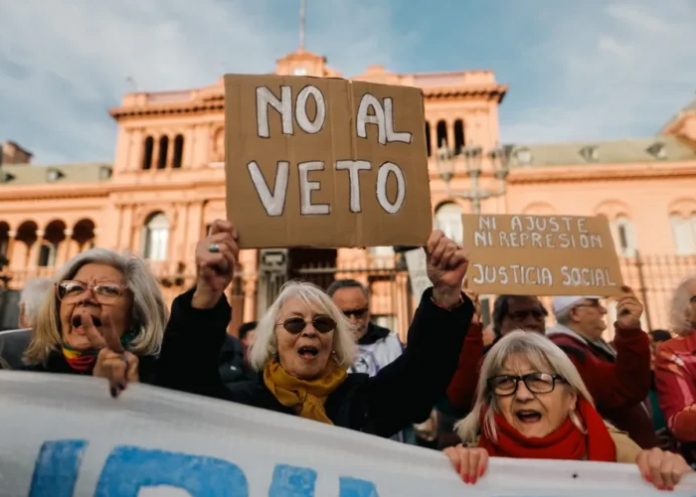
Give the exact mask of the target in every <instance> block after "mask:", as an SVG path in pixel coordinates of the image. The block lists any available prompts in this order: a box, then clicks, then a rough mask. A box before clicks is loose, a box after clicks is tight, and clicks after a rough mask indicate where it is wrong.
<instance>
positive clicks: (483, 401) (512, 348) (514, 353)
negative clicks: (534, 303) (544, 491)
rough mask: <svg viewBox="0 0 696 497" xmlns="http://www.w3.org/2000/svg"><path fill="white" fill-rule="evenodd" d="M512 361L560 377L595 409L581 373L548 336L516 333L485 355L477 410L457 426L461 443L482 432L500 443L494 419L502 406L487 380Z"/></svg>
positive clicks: (571, 415) (576, 421) (577, 419)
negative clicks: (521, 360) (522, 360)
mask: <svg viewBox="0 0 696 497" xmlns="http://www.w3.org/2000/svg"><path fill="white" fill-rule="evenodd" d="M513 357H524V358H525V359H526V360H527V361H529V364H530V365H531V366H532V368H533V369H534V370H536V371H544V370H546V371H547V372H551V373H556V374H559V375H561V376H562V377H563V378H564V379H565V381H566V384H563V387H565V388H568V389H569V390H570V392H575V394H577V395H579V396H581V397H583V398H585V400H587V401H588V402H590V403H591V404H593V405H594V403H593V401H592V396H591V395H590V392H589V391H588V390H587V387H586V386H585V383H584V382H583V381H582V377H581V376H580V373H578V370H577V369H576V368H575V365H574V364H573V363H572V362H571V360H570V359H569V358H568V356H567V355H566V354H565V352H563V351H562V350H561V349H560V348H559V347H558V346H557V345H556V344H554V343H553V342H552V341H551V340H549V339H548V338H546V337H545V336H542V335H540V334H538V333H528V332H525V331H522V330H515V331H512V332H510V333H508V334H507V335H505V336H504V337H503V338H501V339H500V340H499V341H498V342H497V343H496V344H495V345H494V346H493V347H492V348H491V350H490V351H489V352H488V354H486V358H485V359H484V361H483V365H482V366H481V371H480V373H479V380H478V384H477V386H476V401H475V403H474V407H473V409H472V410H471V412H470V413H469V415H468V416H466V417H465V418H464V419H462V420H461V421H459V422H458V423H457V424H456V426H455V428H456V430H457V434H458V435H459V437H460V438H461V439H462V440H464V441H467V442H468V441H473V440H474V439H475V438H476V436H477V435H478V434H479V433H480V432H481V431H483V432H484V433H485V434H486V436H487V437H488V438H489V439H490V440H493V441H496V440H497V430H496V424H495V415H496V414H497V413H499V412H500V406H499V405H498V401H497V396H496V395H494V394H493V392H492V391H491V389H490V388H489V386H488V379H489V378H492V377H493V376H496V375H499V374H500V373H501V372H502V371H503V369H504V368H505V365H506V363H507V361H508V359H510V358H513ZM549 370H550V371H549ZM484 410H485V415H484V418H483V422H481V420H480V418H481V413H482V412H483V411H484ZM570 418H571V420H572V421H573V423H575V425H576V426H577V427H578V428H579V429H580V430H581V431H584V427H583V426H582V423H581V422H580V420H579V418H578V416H577V415H575V413H574V412H573V413H571V414H570Z"/></svg>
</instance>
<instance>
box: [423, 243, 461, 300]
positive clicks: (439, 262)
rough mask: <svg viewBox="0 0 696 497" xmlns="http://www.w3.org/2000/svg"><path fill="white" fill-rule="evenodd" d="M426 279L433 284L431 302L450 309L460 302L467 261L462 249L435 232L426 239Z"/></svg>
mask: <svg viewBox="0 0 696 497" xmlns="http://www.w3.org/2000/svg"><path fill="white" fill-rule="evenodd" d="M426 252H427V254H428V278H430V281H431V282H432V283H433V300H434V301H435V303H436V304H437V305H439V306H440V307H445V308H450V307H452V306H454V305H456V304H457V303H458V302H460V301H461V292H462V283H463V281H464V275H465V274H466V269H467V265H468V263H469V261H468V260H467V258H466V254H465V252H464V249H463V248H462V247H461V246H459V245H457V244H456V243H454V242H453V241H452V240H450V239H449V238H447V237H446V236H445V234H444V233H443V232H442V231H440V230H435V231H433V232H432V233H431V234H430V238H429V239H428V245H427V250H426Z"/></svg>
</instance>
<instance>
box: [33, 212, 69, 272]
mask: <svg viewBox="0 0 696 497" xmlns="http://www.w3.org/2000/svg"><path fill="white" fill-rule="evenodd" d="M65 228H66V226H65V223H64V222H63V221H60V220H55V221H51V222H50V223H48V225H46V227H45V228H44V235H43V241H42V242H41V247H39V261H38V265H39V266H40V267H53V266H55V265H56V255H57V254H58V247H59V246H60V244H61V243H63V241H64V240H65Z"/></svg>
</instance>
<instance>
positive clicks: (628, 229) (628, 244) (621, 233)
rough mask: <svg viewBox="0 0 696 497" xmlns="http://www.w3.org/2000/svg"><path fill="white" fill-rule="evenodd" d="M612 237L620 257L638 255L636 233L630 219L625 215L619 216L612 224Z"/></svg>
mask: <svg viewBox="0 0 696 497" xmlns="http://www.w3.org/2000/svg"><path fill="white" fill-rule="evenodd" d="M612 235H613V236H614V244H615V245H616V252H617V253H618V254H619V255H621V256H623V257H634V256H635V255H636V249H637V244H636V233H635V230H634V227H633V222H631V220H630V219H628V218H627V217H626V216H624V215H620V216H617V217H616V219H614V221H613V222H612Z"/></svg>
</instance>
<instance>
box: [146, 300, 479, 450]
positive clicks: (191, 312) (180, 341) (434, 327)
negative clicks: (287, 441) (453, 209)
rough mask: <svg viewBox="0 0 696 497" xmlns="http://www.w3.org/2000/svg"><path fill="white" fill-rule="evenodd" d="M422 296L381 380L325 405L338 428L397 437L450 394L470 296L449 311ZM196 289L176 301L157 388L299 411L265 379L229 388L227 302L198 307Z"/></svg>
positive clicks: (356, 386)
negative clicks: (224, 367) (223, 363)
mask: <svg viewBox="0 0 696 497" xmlns="http://www.w3.org/2000/svg"><path fill="white" fill-rule="evenodd" d="M431 295H432V292H431V291H430V290H429V291H426V292H425V293H424V294H423V298H422V300H421V303H420V305H419V307H418V310H417V311H416V314H415V316H414V318H413V322H412V323H411V327H410V329H409V341H408V347H407V348H406V350H405V351H404V353H403V354H402V355H401V357H399V358H398V359H396V360H395V361H394V362H392V363H391V364H389V365H388V366H386V367H385V368H383V369H382V370H381V371H380V372H379V373H378V374H377V376H374V377H372V378H369V377H368V376H367V375H363V374H349V375H347V377H346V379H345V381H344V382H343V383H342V384H341V385H340V386H339V387H338V388H337V389H336V390H334V391H333V392H332V393H331V394H330V395H329V397H328V398H327V400H326V403H325V409H326V414H327V415H328V417H329V418H330V419H331V421H332V422H333V423H334V424H335V425H337V426H343V427H346V428H351V429H354V430H359V431H363V432H366V433H372V434H376V435H380V436H384V437H389V436H392V435H393V434H395V433H397V432H398V431H400V430H403V429H404V428H405V427H406V426H408V425H409V424H411V423H415V422H419V421H422V420H424V419H425V418H427V417H428V416H429V415H430V410H431V408H432V406H433V405H434V404H435V402H436V401H437V399H439V398H440V397H442V395H444V393H445V389H446V387H447V384H448V383H449V380H450V378H451V377H452V374H453V372H454V370H455V367H456V366H457V358H458V355H459V350H460V349H461V345H462V340H463V339H464V336H465V334H466V330H467V329H468V327H469V323H470V321H471V317H472V315H473V305H472V304H471V302H470V301H469V300H468V299H465V301H464V304H463V305H461V306H459V307H458V308H456V309H454V310H452V311H447V310H444V309H441V308H439V307H437V306H436V305H435V304H433V303H432V301H431ZM192 297H193V291H192V290H191V291H189V292H187V293H184V294H183V295H180V296H179V297H177V298H176V299H175V300H174V303H173V304H172V313H171V317H170V319H169V323H168V325H167V330H166V332H165V337H164V343H163V345H162V354H161V355H160V360H159V363H158V368H159V370H158V374H157V382H158V384H160V385H162V386H165V387H169V388H175V389H178V390H184V391H188V392H192V393H198V394H203V395H209V396H213V397H218V398H223V399H227V400H232V401H235V402H240V403H243V404H247V405H251V406H256V407H261V408H264V409H270V410H273V411H278V412H284V413H288V414H293V411H292V410H291V409H289V408H287V407H285V406H283V405H281V404H280V403H279V402H278V401H277V400H276V398H275V397H274V396H273V394H272V393H271V392H270V391H269V390H268V389H267V388H266V386H265V384H264V383H263V380H262V379H260V378H259V379H257V380H252V381H246V382H240V383H236V384H234V385H232V386H230V387H229V388H226V387H225V386H224V385H223V383H222V382H221V380H220V376H219V373H218V361H217V359H218V357H219V353H220V348H221V347H222V344H223V342H224V340H225V333H226V331H225V330H226V327H227V324H228V322H229V320H230V317H231V314H230V307H229V305H228V304H227V302H226V300H225V299H221V300H220V302H219V303H218V304H217V305H216V307H214V308H213V309H209V310H200V309H193V308H192V307H191V299H192Z"/></svg>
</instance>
